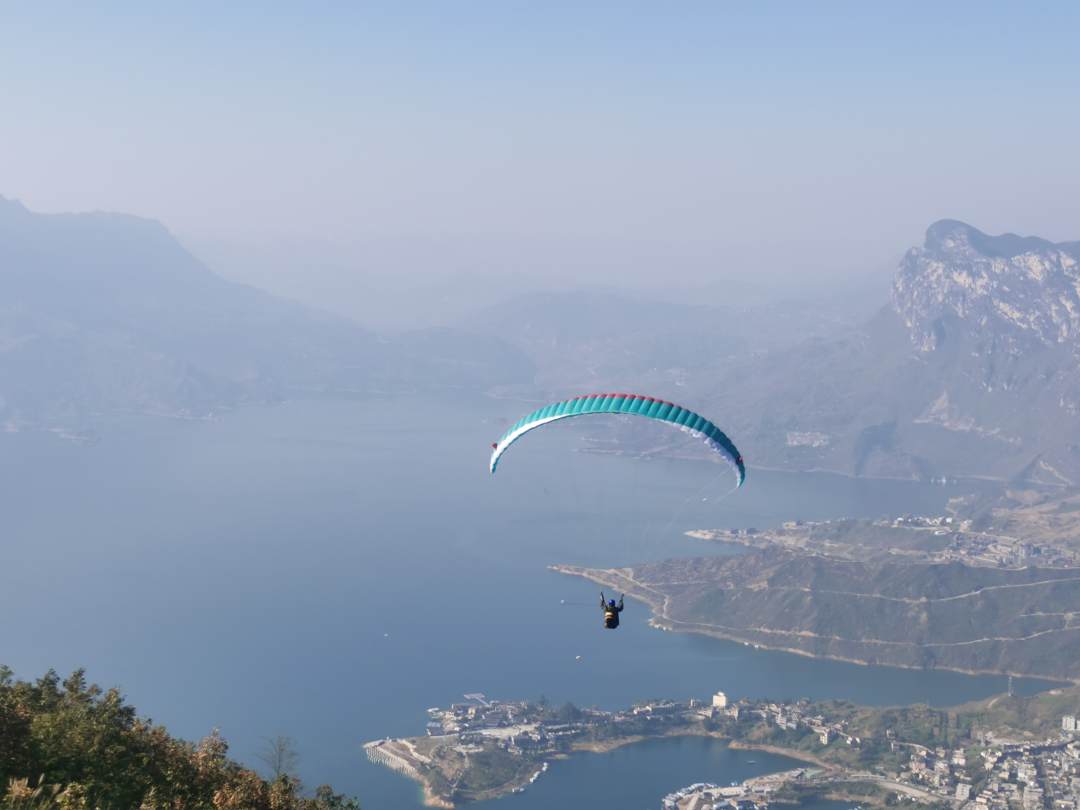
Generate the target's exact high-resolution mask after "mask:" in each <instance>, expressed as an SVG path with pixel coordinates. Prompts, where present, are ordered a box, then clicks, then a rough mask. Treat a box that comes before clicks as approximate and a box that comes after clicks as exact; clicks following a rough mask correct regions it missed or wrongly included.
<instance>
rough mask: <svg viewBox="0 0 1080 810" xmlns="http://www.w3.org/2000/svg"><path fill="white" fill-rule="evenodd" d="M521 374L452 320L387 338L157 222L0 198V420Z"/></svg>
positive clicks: (68, 422) (510, 359)
mask: <svg viewBox="0 0 1080 810" xmlns="http://www.w3.org/2000/svg"><path fill="white" fill-rule="evenodd" d="M529 377H530V364H529V361H528V359H527V358H525V357H524V356H522V355H521V354H520V353H518V352H516V351H515V350H513V349H512V348H510V347H509V346H507V345H506V344H504V343H501V342H499V341H493V340H490V339H484V340H478V339H476V338H475V337H470V336H469V335H467V334H464V333H462V332H460V331H454V330H445V329H444V330H427V331H423V330H421V331H414V332H411V333H407V334H404V335H401V336H398V337H396V338H395V339H393V340H390V341H388V340H385V339H380V338H378V337H377V336H376V335H375V334H373V333H372V332H370V331H368V330H366V329H364V328H362V327H361V326H358V325H357V324H355V323H353V322H351V321H349V320H347V319H345V318H341V317H336V316H331V315H327V314H325V313H321V312H319V311H316V310H313V309H310V308H307V307H304V306H301V305H299V304H295V303H292V302H290V301H286V300H283V299H280V298H276V297H274V296H272V295H269V294H267V293H264V292H262V291H260V290H257V289H255V288H252V287H248V286H245V285H241V284H235V283H232V282H229V281H226V280H224V279H223V278H221V277H220V276H218V275H216V274H214V273H213V272H211V271H210V270H208V269H207V268H206V267H205V266H204V265H203V264H201V263H200V262H199V261H198V260H197V259H196V258H195V257H194V256H192V255H191V254H190V253H188V252H187V251H186V250H185V249H184V248H183V247H182V246H181V245H180V244H179V243H178V242H177V241H176V240H175V239H174V238H173V237H172V236H171V235H170V234H169V233H168V231H167V230H166V229H165V228H164V227H162V226H161V225H160V224H159V223H157V222H153V221H151V220H146V219H140V218H138V217H133V216H126V215H119V214H103V213H93V214H64V215H41V214H36V213H33V212H31V211H28V210H27V209H26V208H24V207H23V206H22V205H21V204H20V203H18V202H15V201H9V200H2V199H0V381H2V382H0V423H3V424H5V425H7V427H8V429H17V428H19V427H24V426H36V427H59V428H65V429H79V428H83V427H86V426H87V425H91V424H92V423H94V422H95V421H99V420H101V419H103V418H110V417H114V416H116V415H120V414H126V413H149V414H158V415H169V416H184V417H200V416H205V415H207V414H210V413H212V412H214V411H215V410H217V409H220V408H222V407H229V406H235V405H237V404H240V403H244V402H264V401H273V400H276V399H280V398H282V397H287V396H295V395H298V394H307V395H311V394H325V393H336V394H355V393H367V392H372V391H380V390H387V389H390V390H401V389H407V390H414V389H417V388H423V387H427V388H433V389H434V388H440V387H454V388H459V387H462V386H466V387H471V388H480V389H483V388H484V387H487V386H490V385H493V384H495V383H497V382H508V381H516V380H522V379H528V378H529Z"/></svg>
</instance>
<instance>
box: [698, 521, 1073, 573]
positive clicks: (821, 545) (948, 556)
mask: <svg viewBox="0 0 1080 810" xmlns="http://www.w3.org/2000/svg"><path fill="white" fill-rule="evenodd" d="M686 534H687V535H688V536H690V537H694V538H697V539H700V540H713V541H718V542H724V543H735V544H738V545H742V546H747V547H750V548H756V549H764V548H770V547H772V548H787V549H790V550H797V551H800V552H813V553H815V554H821V555H825V556H831V557H839V558H842V559H870V558H873V557H875V556H877V555H880V554H883V553H884V554H892V555H900V556H903V557H905V558H907V559H909V560H912V561H919V562H927V563H948V562H959V563H963V564H964V565H970V566H977V567H993V568H1011V569H1018V568H1024V567H1027V566H1032V565H1034V566H1039V567H1042V568H1073V567H1077V566H1080V554H1078V553H1077V551H1076V550H1074V549H1073V548H1071V547H1069V546H1067V545H1064V544H1060V543H1056V542H1052V541H1049V540H1041V541H1036V540H1034V539H1021V538H1018V537H1012V536H1009V535H1005V534H1001V533H992V532H988V531H982V530H979V529H978V528H976V526H975V525H974V521H973V520H971V519H964V520H961V519H958V518H956V517H953V516H949V515H936V516H918V515H905V516H902V517H898V518H890V519H882V520H853V519H841V520H832V521H823V522H814V521H801V520H800V521H788V522H786V523H784V524H782V525H781V526H780V527H779V528H776V529H768V530H757V529H753V528H741V529H693V530H690V531H688V532H686Z"/></svg>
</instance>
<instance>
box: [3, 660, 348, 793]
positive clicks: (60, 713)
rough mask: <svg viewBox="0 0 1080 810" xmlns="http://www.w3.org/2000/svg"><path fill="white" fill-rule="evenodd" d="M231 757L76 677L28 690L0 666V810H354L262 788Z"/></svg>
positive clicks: (50, 679)
mask: <svg viewBox="0 0 1080 810" xmlns="http://www.w3.org/2000/svg"><path fill="white" fill-rule="evenodd" d="M227 753H228V744H227V743H226V742H225V740H224V739H222V738H221V736H220V735H219V734H217V732H216V731H215V732H212V733H211V734H210V735H209V736H208V737H206V738H204V739H203V740H202V741H200V742H199V743H198V744H197V745H194V744H192V743H189V742H185V741H183V740H178V739H176V738H175V737H172V736H171V735H170V734H169V733H168V731H166V730H165V728H163V727H162V726H160V725H157V724H155V723H153V722H151V721H150V720H147V719H143V718H140V717H139V716H138V715H137V713H136V711H135V709H134V707H132V706H129V705H127V704H126V703H125V702H124V698H123V696H122V695H121V694H120V693H119V692H118V691H117V690H116V689H107V690H103V689H101V688H100V687H98V686H96V685H90V684H87V682H86V678H85V676H84V673H83V671H82V670H77V671H75V672H73V673H72V674H71V675H70V676H68V677H67V678H66V679H64V680H63V681H61V680H60V678H59V676H58V675H57V674H56V673H55V672H53V671H49V672H48V673H46V674H45V675H44V676H42V677H41V678H39V679H37V680H36V681H33V682H29V681H21V680H16V679H15V678H14V677H13V673H12V671H11V670H10V669H8V668H7V667H0V808H2V810H30V808H49V809H51V808H57V810H134V808H138V810H166V808H168V810H204V809H205V810H211V808H212V810H359V805H358V804H357V802H356V801H355V800H353V799H348V798H346V797H344V796H340V795H337V794H335V793H334V792H333V791H332V790H331V789H330V788H329V787H327V786H325V785H324V786H321V787H319V788H318V789H317V790H316V791H315V795H314V797H312V798H307V797H304V796H302V795H301V785H300V783H299V781H298V780H296V779H295V778H293V777H290V776H287V775H282V776H280V777H278V778H277V779H274V780H272V781H268V780H266V779H263V778H262V777H260V776H259V775H258V774H256V773H255V772H254V771H252V770H249V769H248V768H245V767H243V766H242V765H240V764H238V763H236V762H234V761H232V760H230V759H229V758H228V756H227Z"/></svg>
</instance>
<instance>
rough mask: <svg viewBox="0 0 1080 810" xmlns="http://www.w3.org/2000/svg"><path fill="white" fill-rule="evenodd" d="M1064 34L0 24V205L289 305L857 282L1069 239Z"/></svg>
mask: <svg viewBox="0 0 1080 810" xmlns="http://www.w3.org/2000/svg"><path fill="white" fill-rule="evenodd" d="M1078 35H1080V5H1077V4H1075V3H1071V2H1061V3H1054V2H1043V3H1039V4H1019V3H993V2H980V3H961V2H958V3H948V4H940V3H909V2H905V3H899V2H897V3H865V2H853V3H832V2H815V3H796V2H788V3H777V2H752V3H751V2H745V3H743V2H703V3H697V2H680V3H635V2H626V1H624V2H618V3H615V2H611V3H608V2H592V3H588V2H586V3H580V2H573V3H571V2H567V3H562V2H543V3H538V2H533V3H524V2H514V0H503V1H502V2H480V1H479V0H478V1H477V2H465V1H464V0H463V1H462V2H456V3H448V2H432V3H423V2H392V3H377V2H372V3H340V4H338V3H318V2H312V3H303V4H301V3H293V4H274V3H259V4H244V3H230V4H221V3H205V4H204V3H198V2H190V3H173V4H148V3H128V4H125V3H101V4H83V3H72V4H59V3H50V2H47V1H46V2H39V3H13V2H2V1H0V195H3V196H5V197H13V198H17V199H20V200H21V201H23V202H24V203H25V204H26V205H27V206H28V207H30V208H32V209H35V210H39V211H46V212H51V211H79V210H112V211H124V212H129V213H135V214H139V215H142V216H147V217H152V218H156V219H160V220H161V221H163V222H164V223H165V224H166V225H167V226H168V227H169V228H170V229H172V230H173V231H174V232H175V233H177V234H179V235H180V236H181V237H182V238H184V239H185V240H186V241H187V242H188V243H189V244H192V245H195V246H196V249H197V250H201V251H202V252H203V253H204V255H208V256H210V258H211V260H212V263H214V264H218V265H221V264H224V265H231V266H232V268H233V269H234V270H235V272H238V273H241V274H242V273H243V272H252V273H255V272H259V273H262V275H263V276H268V275H273V274H285V275H287V274H292V275H293V276H294V280H299V283H300V285H301V286H302V285H303V282H302V279H303V274H304V273H305V272H307V273H311V274H313V275H312V276H311V277H312V278H313V279H314V278H315V276H314V274H316V273H317V272H319V271H318V270H317V268H319V267H321V268H323V271H322V272H324V273H331V272H333V273H345V274H348V273H355V274H360V275H363V274H374V275H375V276H377V275H378V274H380V273H382V274H396V275H397V276H398V277H408V278H410V279H428V278H431V277H433V276H437V275H443V276H446V277H450V278H452V277H454V274H461V273H472V274H476V275H477V276H478V277H482V278H485V279H488V278H490V279H492V280H494V283H498V279H499V278H500V277H506V278H509V277H511V276H513V275H515V274H519V275H526V276H545V275H548V276H550V277H552V278H559V279H563V280H568V281H571V282H573V281H581V280H585V281H588V282H596V283H608V282H616V283H624V282H625V283H637V282H646V283H658V284H666V283H685V284H688V285H692V284H695V283H698V282H701V281H707V280H709V279H714V278H717V277H723V276H725V275H731V274H733V273H739V274H742V273H745V274H747V275H752V276H753V277H755V278H759V279H764V280H765V281H767V282H770V283H772V282H775V283H781V282H783V281H785V280H788V279H791V278H795V277H800V278H802V279H804V280H805V279H810V280H813V279H817V278H822V279H824V278H828V277H830V274H831V275H836V274H843V273H859V272H871V271H872V272H879V271H881V270H883V269H884V270H886V271H887V270H888V269H889V268H891V267H893V266H895V263H896V261H897V259H898V258H899V257H900V256H901V255H902V253H903V251H904V250H905V249H907V248H908V247H910V246H912V245H914V244H916V243H918V242H919V241H920V240H921V238H922V234H923V231H924V230H925V228H926V226H927V225H929V224H930V223H931V222H933V221H934V220H936V219H939V218H943V217H949V218H957V219H963V220H966V221H969V222H971V223H972V224H974V225H976V226H977V227H979V228H982V229H984V230H986V231H989V232H1001V231H1015V232H1020V233H1025V234H1038V235H1041V236H1044V237H1047V238H1051V239H1058V240H1064V239H1078V238H1080V221H1078V217H1077V211H1078V208H1077V205H1076V200H1077V191H1078V189H1080V160H1077V159H1076V158H1077V152H1076V144H1077V143H1080V103H1078V102H1080V49H1078V48H1077V47H1076V42H1077V37H1078ZM305 264H306V265H310V266H309V267H306V268H305ZM245 268H246V270H245ZM256 268H257V270H256ZM327 268H331V269H327ZM220 269H223V270H224V271H228V270H229V269H230V267H228V266H227V267H224V268H220ZM313 283H315V282H313Z"/></svg>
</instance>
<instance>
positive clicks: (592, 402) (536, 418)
mask: <svg viewBox="0 0 1080 810" xmlns="http://www.w3.org/2000/svg"><path fill="white" fill-rule="evenodd" d="M619 413H625V414H631V415H633V416H644V417H647V418H649V419H656V420H658V421H660V422H667V423H668V424H671V425H674V426H676V427H678V428H679V429H681V430H684V431H686V432H688V433H693V434H695V435H697V436H699V437H700V438H701V439H703V440H704V441H705V443H706V444H707V445H709V446H710V447H711V448H713V449H714V450H716V451H717V452H718V453H720V454H721V455H722V456H723V457H724V458H725V459H727V461H728V462H729V463H730V464H731V466H732V467H733V468H734V469H735V478H736V481H737V486H740V487H741V486H742V484H743V481H745V480H746V466H745V465H744V464H743V458H742V454H741V453H739V451H738V449H737V448H736V447H735V445H734V444H733V443H732V441H731V439H729V438H728V437H727V436H726V435H725V434H724V432H723V431H722V430H720V428H718V427H717V426H716V425H714V424H713V423H712V422H710V421H709V420H708V419H706V418H705V417H704V416H701V415H700V414H697V413H694V412H693V411H691V410H689V409H687V408H684V407H682V406H681V405H676V404H675V403H674V402H667V401H666V400H663V399H655V398H654V397H646V396H642V395H640V394H586V395H585V396H580V397H574V398H573V399H567V400H563V401H562V402H553V403H552V404H551V405H545V406H544V407H543V408H540V409H538V410H535V411H533V412H532V413H530V414H529V415H528V416H525V417H523V418H521V419H519V420H518V421H517V422H515V423H514V424H513V425H512V426H511V427H510V429H509V430H507V431H506V433H504V434H503V436H502V438H501V439H499V441H497V442H496V443H495V444H494V445H492V447H494V450H493V451H492V453H491V462H490V467H491V472H495V468H496V467H497V466H498V465H499V459H500V458H501V457H502V454H503V453H505V452H506V450H507V448H509V447H510V445H512V444H513V443H514V442H516V441H517V440H518V439H520V438H521V437H522V436H524V435H525V434H526V433H528V432H529V431H530V430H535V429H536V428H538V427H540V426H541V425H546V424H548V423H549V422H555V421H558V420H559V419H569V418H570V417H571V416H588V415H590V414H619Z"/></svg>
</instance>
